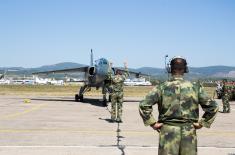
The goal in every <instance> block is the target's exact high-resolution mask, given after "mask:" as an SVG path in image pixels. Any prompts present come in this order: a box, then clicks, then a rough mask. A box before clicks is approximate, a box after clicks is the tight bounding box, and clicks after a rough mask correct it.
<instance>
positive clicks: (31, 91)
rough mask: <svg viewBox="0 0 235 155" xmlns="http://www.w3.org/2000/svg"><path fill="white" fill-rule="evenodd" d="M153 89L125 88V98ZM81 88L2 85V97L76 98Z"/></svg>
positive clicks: (211, 91) (94, 92) (211, 89)
mask: <svg viewBox="0 0 235 155" xmlns="http://www.w3.org/2000/svg"><path fill="white" fill-rule="evenodd" d="M152 88H153V86H151V87H143V86H134V87H130V86H129V87H125V88H124V93H125V96H133V97H143V96H145V95H146V94H147V93H148V92H149V91H150V90H152ZM79 89H80V88H79V86H54V85H0V95H24V96H25V95H31V96H74V94H76V93H77V92H78V90H79ZM205 90H206V92H207V93H208V94H209V95H210V96H211V97H213V94H214V91H215V87H205ZM86 95H87V96H100V95H101V89H99V90H96V89H95V88H92V89H91V91H89V92H87V93H86Z"/></svg>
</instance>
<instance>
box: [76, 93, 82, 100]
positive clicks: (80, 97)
mask: <svg viewBox="0 0 235 155" xmlns="http://www.w3.org/2000/svg"><path fill="white" fill-rule="evenodd" d="M75 101H76V102H79V101H80V102H83V95H81V96H79V95H78V94H76V95H75Z"/></svg>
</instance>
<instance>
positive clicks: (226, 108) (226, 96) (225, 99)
mask: <svg viewBox="0 0 235 155" xmlns="http://www.w3.org/2000/svg"><path fill="white" fill-rule="evenodd" d="M232 87H233V86H232V85H230V84H229V82H227V80H223V88H222V90H223V96H222V103H223V111H222V113H230V104H229V100H230V98H231V95H232Z"/></svg>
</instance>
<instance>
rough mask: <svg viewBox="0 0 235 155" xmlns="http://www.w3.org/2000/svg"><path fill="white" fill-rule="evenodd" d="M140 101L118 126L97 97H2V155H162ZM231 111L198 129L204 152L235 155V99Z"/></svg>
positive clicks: (126, 109)
mask: <svg viewBox="0 0 235 155" xmlns="http://www.w3.org/2000/svg"><path fill="white" fill-rule="evenodd" d="M28 99H30V100H28ZM139 100H141V98H134V97H128V98H125V102H124V105H123V123H120V124H118V123H110V113H109V111H110V104H109V106H108V108H106V107H102V106H101V105H102V103H101V101H99V100H98V99H97V98H92V99H85V103H80V102H74V100H73V97H71V98H70V97H37V96H34V97H29V96H21V97H16V96H6V95H4V96H0V155H42V154H45V155H80V154H81V155H106V154H107V155H143V154H146V155H156V154H157V150H158V133H157V132H156V131H153V130H152V129H151V128H150V127H145V126H144V125H143V122H142V120H141V118H140V116H139V113H138V104H139V102H138V101H139ZM217 101H218V103H219V105H220V109H222V104H221V100H217ZM231 109H232V111H231V113H229V114H224V113H218V115H217V118H216V120H215V122H214V124H213V125H212V127H211V128H210V129H206V128H203V129H201V130H198V131H197V134H198V154H199V155H208V154H213V155H235V130H234V129H235V102H231ZM202 112H203V111H202V110H201V111H200V114H202ZM154 113H155V115H156V117H157V115H158V113H157V106H155V107H154Z"/></svg>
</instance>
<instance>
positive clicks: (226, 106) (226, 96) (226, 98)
mask: <svg viewBox="0 0 235 155" xmlns="http://www.w3.org/2000/svg"><path fill="white" fill-rule="evenodd" d="M229 99H230V95H229V94H228V93H224V95H223V96H222V103H223V112H225V113H229V112H230V104H229Z"/></svg>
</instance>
